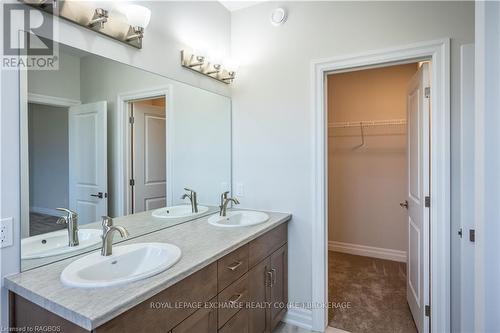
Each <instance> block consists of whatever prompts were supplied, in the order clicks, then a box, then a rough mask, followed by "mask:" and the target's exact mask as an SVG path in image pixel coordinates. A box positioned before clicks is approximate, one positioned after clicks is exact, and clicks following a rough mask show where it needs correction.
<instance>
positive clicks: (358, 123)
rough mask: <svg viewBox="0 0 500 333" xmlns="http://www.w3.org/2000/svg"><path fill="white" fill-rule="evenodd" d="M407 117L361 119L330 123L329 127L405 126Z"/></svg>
mask: <svg viewBox="0 0 500 333" xmlns="http://www.w3.org/2000/svg"><path fill="white" fill-rule="evenodd" d="M405 125H406V119H388V120H360V121H344V122H336V123H329V124H328V128H349V127H360V126H363V127H375V126H405Z"/></svg>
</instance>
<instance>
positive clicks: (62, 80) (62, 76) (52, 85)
mask: <svg viewBox="0 0 500 333" xmlns="http://www.w3.org/2000/svg"><path fill="white" fill-rule="evenodd" d="M28 91H29V92H30V93H35V94H40V95H47V96H52V97H62V98H68V99H73V100H77V101H78V100H80V58H79V57H78V56H76V55H72V54H69V53H66V52H64V53H63V52H61V53H60V54H59V70H57V71H29V72H28Z"/></svg>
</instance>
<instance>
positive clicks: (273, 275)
mask: <svg viewBox="0 0 500 333" xmlns="http://www.w3.org/2000/svg"><path fill="white" fill-rule="evenodd" d="M271 276H272V277H273V279H272V281H271V286H274V285H275V284H276V268H273V269H271Z"/></svg>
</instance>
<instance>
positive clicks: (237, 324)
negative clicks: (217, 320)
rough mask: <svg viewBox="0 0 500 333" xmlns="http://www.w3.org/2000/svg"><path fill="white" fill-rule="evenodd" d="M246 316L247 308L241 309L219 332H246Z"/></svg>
mask: <svg viewBox="0 0 500 333" xmlns="http://www.w3.org/2000/svg"><path fill="white" fill-rule="evenodd" d="M248 318H249V317H248V309H241V310H240V311H239V312H238V313H237V314H235V315H234V317H233V318H231V319H230V320H229V321H228V322H227V323H226V325H224V326H223V327H222V328H221V329H220V330H219V333H235V332H238V333H248Z"/></svg>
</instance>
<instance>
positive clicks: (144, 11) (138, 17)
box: [120, 4, 151, 28]
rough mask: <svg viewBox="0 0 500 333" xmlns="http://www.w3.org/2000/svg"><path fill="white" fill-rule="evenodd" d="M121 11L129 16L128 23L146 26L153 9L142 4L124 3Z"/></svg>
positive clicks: (133, 25) (135, 25) (134, 25)
mask: <svg viewBox="0 0 500 333" xmlns="http://www.w3.org/2000/svg"><path fill="white" fill-rule="evenodd" d="M120 11H121V12H122V13H123V14H124V15H125V17H126V18H127V21H128V24H130V25H131V26H132V27H141V28H146V27H147V26H148V24H149V21H150V19H151V10H149V8H147V7H144V6H140V5H130V4H129V5H122V6H120Z"/></svg>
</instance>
